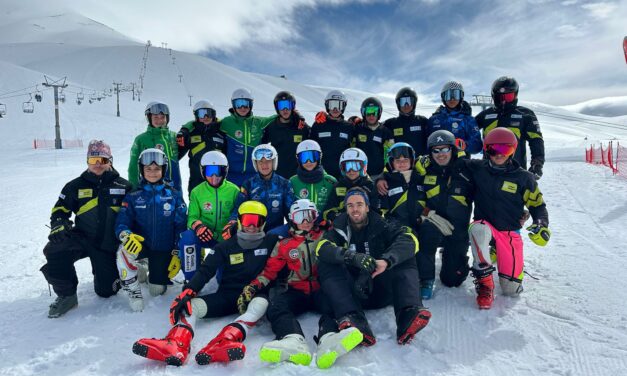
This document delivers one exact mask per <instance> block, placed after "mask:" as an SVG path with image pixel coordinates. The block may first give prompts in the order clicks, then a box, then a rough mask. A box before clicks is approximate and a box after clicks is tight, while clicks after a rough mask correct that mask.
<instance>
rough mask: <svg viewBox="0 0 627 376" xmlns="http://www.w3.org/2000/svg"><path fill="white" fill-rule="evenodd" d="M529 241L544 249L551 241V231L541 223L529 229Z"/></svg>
mask: <svg viewBox="0 0 627 376" xmlns="http://www.w3.org/2000/svg"><path fill="white" fill-rule="evenodd" d="M527 231H529V234H528V235H529V239H531V241H532V242H534V243H536V244H537V245H539V246H541V247H544V246H545V245H546V244H547V243H548V242H549V239H551V230H549V228H548V227H547V226H546V225H545V224H544V223H543V222H541V221H538V222H536V223H534V224H532V225H531V226H529V227H527Z"/></svg>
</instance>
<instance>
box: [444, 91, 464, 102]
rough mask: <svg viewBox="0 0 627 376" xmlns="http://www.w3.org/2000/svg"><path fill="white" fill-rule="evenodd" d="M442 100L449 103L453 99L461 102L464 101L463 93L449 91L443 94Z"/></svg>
mask: <svg viewBox="0 0 627 376" xmlns="http://www.w3.org/2000/svg"><path fill="white" fill-rule="evenodd" d="M442 98H443V99H444V100H445V101H447V102H448V101H450V100H453V99H454V100H457V101H460V100H462V91H461V90H459V89H448V90H447V91H445V92H444V93H442Z"/></svg>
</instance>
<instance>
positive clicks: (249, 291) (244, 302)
mask: <svg viewBox="0 0 627 376" xmlns="http://www.w3.org/2000/svg"><path fill="white" fill-rule="evenodd" d="M259 290H261V286H259V285H258V284H256V283H254V282H251V283H250V284H248V285H246V286H244V288H243V289H242V293H241V294H239V297H238V298H237V310H238V311H239V313H240V314H241V315H243V314H244V313H246V309H247V308H248V303H250V301H251V300H253V298H254V297H255V295H257V293H258V292H259Z"/></svg>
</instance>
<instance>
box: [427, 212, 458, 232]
mask: <svg viewBox="0 0 627 376" xmlns="http://www.w3.org/2000/svg"><path fill="white" fill-rule="evenodd" d="M421 218H422V221H423V222H424V221H429V222H431V223H433V225H434V226H435V227H436V228H437V229H438V230H440V232H441V233H442V235H444V236H450V235H452V234H453V230H455V226H453V224H451V222H449V221H448V220H447V219H445V218H444V217H442V216H441V215H439V214H437V213H436V212H435V210H429V211H428V213H427V214H426V215H422V216H421Z"/></svg>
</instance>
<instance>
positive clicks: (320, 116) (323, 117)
mask: <svg viewBox="0 0 627 376" xmlns="http://www.w3.org/2000/svg"><path fill="white" fill-rule="evenodd" d="M325 121H327V113H326V112H324V111H320V112H318V113H317V114H316V118H315V122H316V123H318V124H322V123H324V122H325Z"/></svg>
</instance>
